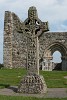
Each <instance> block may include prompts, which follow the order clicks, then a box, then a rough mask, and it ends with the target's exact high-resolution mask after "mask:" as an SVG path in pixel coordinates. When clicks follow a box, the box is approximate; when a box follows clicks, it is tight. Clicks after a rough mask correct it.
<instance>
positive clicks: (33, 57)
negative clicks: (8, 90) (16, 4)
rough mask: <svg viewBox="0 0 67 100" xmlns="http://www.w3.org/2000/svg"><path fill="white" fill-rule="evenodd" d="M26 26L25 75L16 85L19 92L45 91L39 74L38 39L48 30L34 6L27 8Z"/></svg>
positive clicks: (45, 87)
mask: <svg viewBox="0 0 67 100" xmlns="http://www.w3.org/2000/svg"><path fill="white" fill-rule="evenodd" d="M25 26H26V27H27V29H26V33H27V70H28V71H27V75H26V76H24V77H23V78H22V80H21V82H20V85H19V87H18V92H20V93H45V92H46V91H47V86H46V84H45V81H44V79H43V76H40V75H39V41H38V38H39V36H40V35H41V34H42V32H44V31H48V23H47V22H41V21H40V20H39V19H38V16H37V10H36V8H35V7H30V8H29V10H28V19H27V20H26V22H25Z"/></svg>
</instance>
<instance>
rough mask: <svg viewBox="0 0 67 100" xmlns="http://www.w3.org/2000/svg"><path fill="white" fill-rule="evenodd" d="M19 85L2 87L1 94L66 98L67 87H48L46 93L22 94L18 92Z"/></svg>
mask: <svg viewBox="0 0 67 100" xmlns="http://www.w3.org/2000/svg"><path fill="white" fill-rule="evenodd" d="M16 91H17V87H15V86H14V87H13V86H12V87H9V88H4V89H0V95H10V96H31V97H43V98H66V97H67V88H48V90H47V93H46V94H21V93H16Z"/></svg>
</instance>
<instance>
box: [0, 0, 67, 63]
mask: <svg viewBox="0 0 67 100" xmlns="http://www.w3.org/2000/svg"><path fill="white" fill-rule="evenodd" d="M30 6H35V7H36V8H37V11H38V17H39V18H40V19H41V20H42V21H48V22H49V29H50V31H51V32H64V31H65V32H67V0H0V63H3V32H4V31H3V30H4V14H5V11H11V12H14V13H16V14H17V15H18V16H19V18H20V19H21V20H22V21H24V20H25V19H26V18H27V15H28V9H29V7H30Z"/></svg>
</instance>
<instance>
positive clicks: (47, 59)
mask: <svg viewBox="0 0 67 100" xmlns="http://www.w3.org/2000/svg"><path fill="white" fill-rule="evenodd" d="M55 52H60V53H61V55H62V56H61V60H62V63H61V70H67V59H66V56H67V54H66V48H65V46H64V45H63V44H61V43H59V42H56V43H52V44H50V45H49V46H48V47H47V48H46V50H45V52H44V56H43V62H42V70H46V71H52V70H53V69H54V67H55V63H54V62H53V54H54V53H55Z"/></svg>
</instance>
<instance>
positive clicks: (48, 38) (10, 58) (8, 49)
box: [3, 7, 67, 70]
mask: <svg viewBox="0 0 67 100" xmlns="http://www.w3.org/2000/svg"><path fill="white" fill-rule="evenodd" d="M32 9H33V13H31V9H30V8H29V10H28V18H27V19H26V20H25V21H24V22H22V21H20V19H19V18H18V16H17V15H16V14H14V13H12V12H9V11H6V12H5V19H4V46H3V47H4V49H3V51H4V54H3V62H4V66H5V67H7V68H14V67H15V68H17V67H21V68H22V67H28V66H27V33H28V32H31V33H32V30H33V29H34V31H35V34H37V35H38V40H39V60H40V59H43V60H45V61H47V62H46V63H49V62H50V60H51V58H52V54H53V53H54V52H55V51H56V50H58V51H60V53H61V55H62V70H67V32H44V31H47V29H48V22H42V21H41V20H40V19H39V18H38V15H37V10H36V8H35V7H32ZM34 9H35V10H34ZM32 19H34V20H33V21H32ZM32 23H33V24H34V25H33V27H32ZM41 33H42V34H41ZM48 61H49V62H48ZM48 65H49V64H48ZM50 65H52V64H50ZM48 68H49V66H48ZM48 68H47V70H48ZM49 70H52V66H50V68H49Z"/></svg>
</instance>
